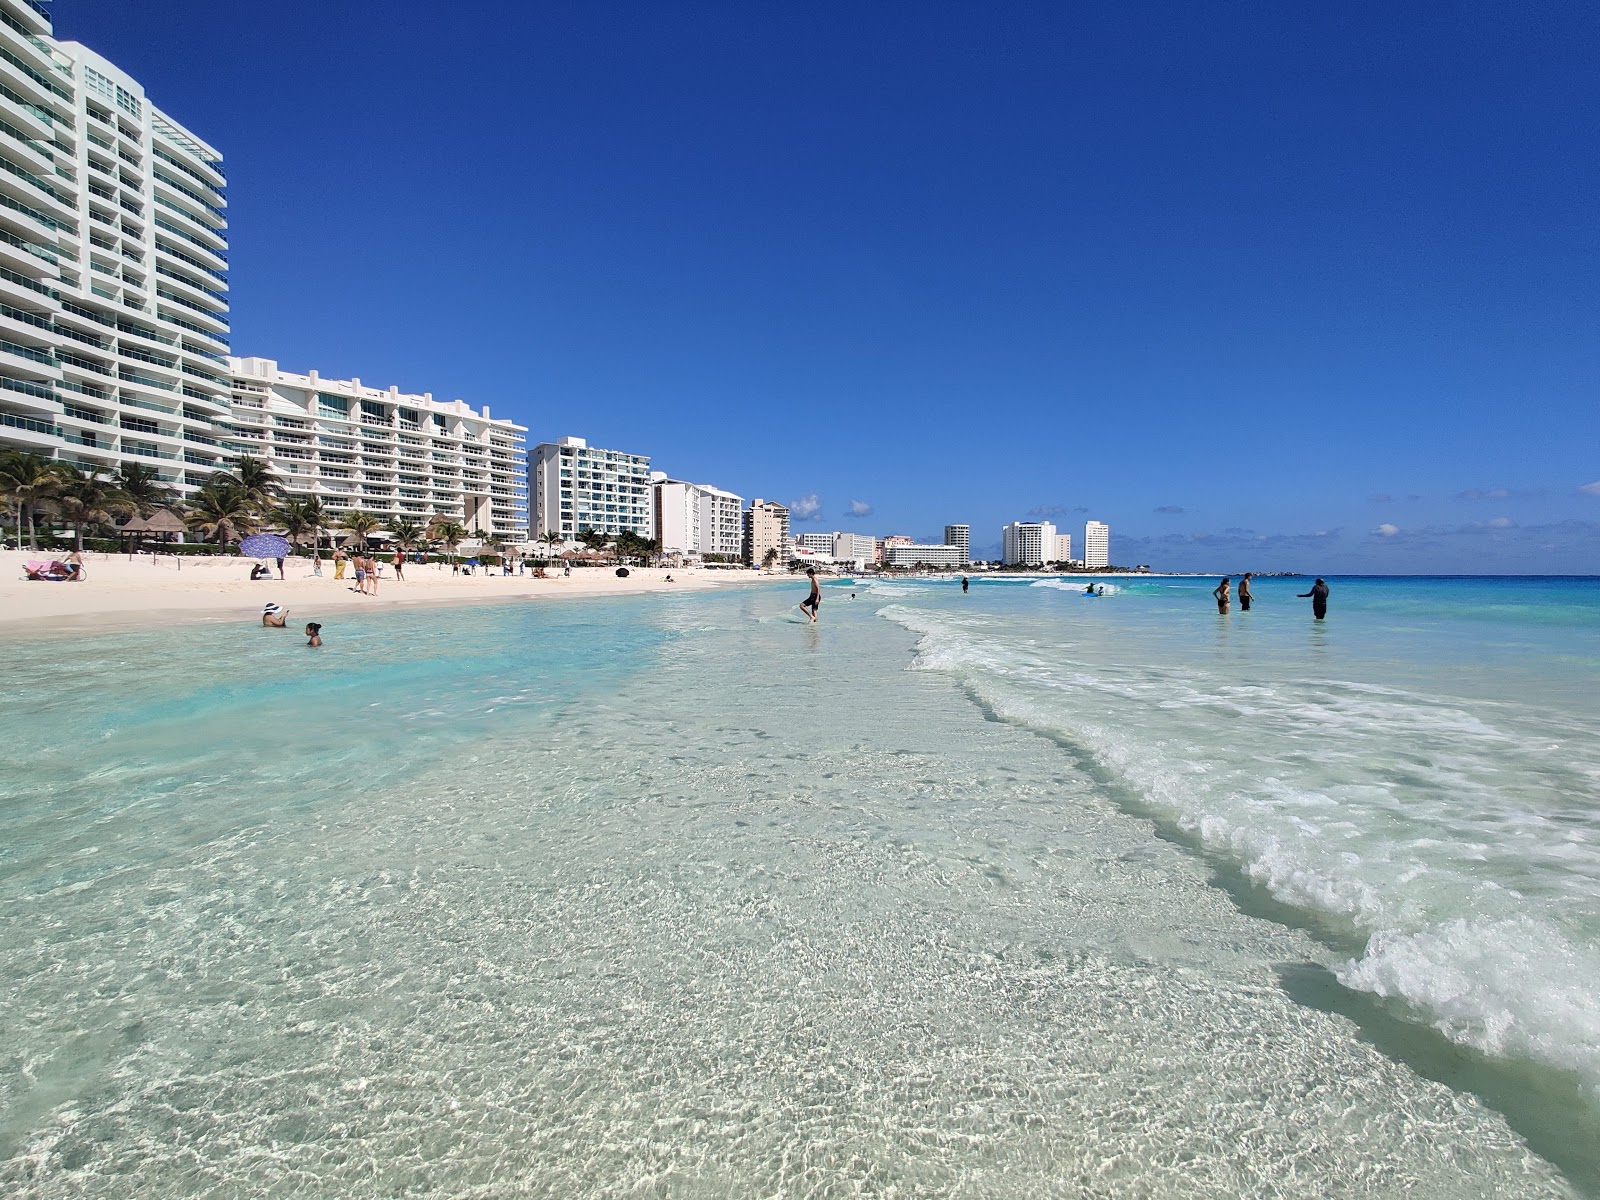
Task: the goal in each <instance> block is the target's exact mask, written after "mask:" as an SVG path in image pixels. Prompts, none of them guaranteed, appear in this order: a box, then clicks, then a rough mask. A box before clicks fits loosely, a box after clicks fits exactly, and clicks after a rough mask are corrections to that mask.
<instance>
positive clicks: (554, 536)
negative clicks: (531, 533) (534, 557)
mask: <svg viewBox="0 0 1600 1200" xmlns="http://www.w3.org/2000/svg"><path fill="white" fill-rule="evenodd" d="M538 540H539V541H541V542H543V543H544V544H545V546H546V547H548V548H547V549H546V550H545V556H546V557H549V556H550V554H551V553H552V552H553V551H554V550H555V548H556V546H557V545H558V544H560V543H562V542H565V541H566V540H567V538H566V535H565V534H560V533H557V532H556V531H555V530H554V529H550V530H547V531H545V532H544V533H542V534H540V535H539V538H538Z"/></svg>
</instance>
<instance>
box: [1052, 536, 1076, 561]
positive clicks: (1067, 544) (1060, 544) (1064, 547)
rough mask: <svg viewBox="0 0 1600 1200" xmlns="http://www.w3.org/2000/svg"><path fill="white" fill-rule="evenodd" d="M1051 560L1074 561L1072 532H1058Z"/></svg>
mask: <svg viewBox="0 0 1600 1200" xmlns="http://www.w3.org/2000/svg"><path fill="white" fill-rule="evenodd" d="M1050 561H1051V562H1058V563H1069V562H1071V561H1072V535H1071V534H1070V533H1058V534H1056V548H1055V553H1053V554H1051V556H1050Z"/></svg>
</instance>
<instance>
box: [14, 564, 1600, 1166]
mask: <svg viewBox="0 0 1600 1200" xmlns="http://www.w3.org/2000/svg"><path fill="white" fill-rule="evenodd" d="M1308 582H1309V581H1306V580H1264V581H1260V583H1259V584H1258V586H1257V589H1256V591H1257V595H1258V603H1257V607H1256V610H1255V611H1253V612H1251V613H1248V614H1245V613H1241V612H1239V611H1237V610H1235V611H1234V612H1233V613H1232V614H1231V615H1230V616H1228V617H1226V618H1220V617H1218V616H1217V614H1216V612H1215V609H1214V606H1213V605H1212V603H1211V601H1210V599H1209V597H1208V595H1207V593H1208V591H1209V589H1210V587H1211V586H1212V584H1213V583H1214V581H1212V580H1204V581H1201V580H1188V579H1160V578H1151V579H1140V580H1113V581H1109V586H1110V592H1111V594H1108V595H1106V596H1104V597H1100V598H1096V599H1087V598H1085V597H1084V596H1082V594H1081V587H1082V585H1081V584H1078V585H1077V586H1074V585H1073V581H1070V580H1069V581H1059V582H1058V581H1048V580H1034V581H1022V582H1015V583H1004V582H999V581H995V580H990V579H981V580H979V581H978V582H977V583H976V585H975V586H974V588H973V590H972V592H971V593H970V594H968V595H963V594H962V593H961V592H960V589H959V587H957V586H956V585H954V584H953V583H948V582H933V581H929V582H918V583H903V582H902V583H877V584H865V585H862V586H850V585H834V586H830V587H829V588H828V589H827V590H826V593H825V594H826V597H827V599H826V602H825V603H824V605H823V613H822V618H823V620H822V624H821V625H820V626H819V627H816V628H811V627H806V626H802V625H799V624H796V623H795V622H794V619H793V615H792V610H790V609H789V607H788V606H789V604H790V602H791V601H793V600H795V599H797V598H798V596H799V594H800V592H801V589H799V588H798V587H797V586H796V585H793V584H791V585H788V586H787V587H785V588H778V589H752V590H747V591H739V592H732V593H720V594H710V595H682V596H661V597H639V598H632V599H616V600H602V601H589V602H574V603H550V604H544V603H541V604H524V605H512V606H504V607H482V608H470V609H468V608H461V609H429V610H396V609H391V610H386V611H384V612H381V613H373V614H369V615H367V616H365V617H363V618H361V619H359V620H354V621H349V622H340V623H337V624H333V625H329V627H328V628H327V629H326V630H325V631H324V634H325V637H326V638H327V642H328V644H327V645H326V646H325V647H324V648H323V649H322V650H321V651H313V650H309V649H306V648H305V647H303V645H302V644H301V643H302V642H303V640H304V639H303V638H301V637H299V636H297V635H296V634H295V633H293V632H292V631H280V630H264V629H259V628H254V627H249V626H245V625H241V626H231V625H194V626H177V627H169V628H166V629H163V630H160V631H157V632H140V633H119V634H108V635H101V636H95V637H76V636H75V637H70V638H69V637H45V638H34V639H31V640H27V641H17V642H13V643H11V644H9V645H8V646H7V647H6V655H7V663H8V669H7V671H6V672H5V674H4V677H3V681H0V710H3V715H0V728H3V729H4V731H5V736H4V738H3V739H0V780H3V784H4V786H3V789H0V790H3V800H0V1192H3V1193H4V1194H6V1195H18V1196H31V1197H56V1196H62V1197H65V1196H74V1197H76V1196H89V1197H97V1196H106V1197H110V1196H132V1195H150V1196H157V1195H159V1196H163V1197H181V1196H212V1195H230V1196H231V1195H257V1196H291V1195H328V1196H343V1195H412V1194H415V1195H440V1196H512V1195H550V1196H569V1195H607V1196H609V1195H618V1196H620V1195H659V1196H697V1197H698V1196H706V1197H711V1196H734V1195H737V1196H743V1195H750V1196H757V1195H760V1196H780V1195H781V1196H808V1197H809V1196H815V1197H822V1196H844V1195H878V1196H924V1195H962V1196H1007V1197H1010V1196H1062V1195H1084V1196H1102V1195H1107V1196H1160V1195H1216V1196H1236V1195H1284V1196H1290V1195H1295V1196H1301V1195H1303V1196H1321V1195H1352V1196H1355V1195H1360V1196H1366V1195H1374V1196H1376V1195H1399V1194H1405V1195H1408V1196H1439V1197H1446V1196H1448V1197H1459V1196H1524V1195H1525V1196H1562V1195H1600V1149H1597V1147H1600V1002H1597V1000H1596V997H1597V996H1600V740H1597V738H1596V736H1595V730H1596V729H1597V727H1600V695H1597V693H1600V689H1597V688H1596V687H1595V681H1596V679H1597V677H1600V583H1597V582H1596V581H1593V580H1559V579H1556V580H1526V579H1524V580H1472V579H1448V580H1443V579H1440V580H1435V579H1422V580H1393V579H1354V578H1352V579H1338V578H1334V579H1331V580H1330V583H1331V584H1332V587H1333V593H1332V602H1331V612H1330V616H1329V619H1328V620H1327V621H1326V622H1323V623H1321V624H1320V625H1319V624H1316V623H1314V622H1313V621H1312V620H1311V616H1310V612H1309V602H1308V601H1304V600H1297V599H1294V598H1293V593H1294V592H1295V591H1299V590H1305V589H1306V587H1307V586H1308ZM791 593H793V594H791ZM852 596H853V597H854V598H852Z"/></svg>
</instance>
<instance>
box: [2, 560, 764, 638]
mask: <svg viewBox="0 0 1600 1200" xmlns="http://www.w3.org/2000/svg"><path fill="white" fill-rule="evenodd" d="M64 557H65V555H64V554H61V553H53V552H50V551H41V552H37V553H35V552H30V551H18V550H6V551H0V636H12V637H15V636H29V635H34V634H46V633H56V632H72V631H76V630H107V629H131V628H149V627H152V626H158V625H165V624H171V623H174V622H184V623H187V622H204V621H253V620H259V619H260V616H261V608H262V606H263V605H265V604H267V603H269V602H270V603H274V604H281V605H284V606H285V607H287V608H288V610H289V624H290V625H291V626H292V625H295V623H296V622H300V623H304V622H306V621H323V622H327V621H336V620H337V619H338V618H339V617H340V616H343V615H350V614H353V613H355V612H371V611H372V610H373V609H376V608H381V607H395V606H404V607H413V606H416V605H419V604H486V603H496V602H500V601H508V600H554V599H565V598H578V597H584V596H625V595H636V594H643V593H646V592H663V591H704V590H709V589H713V588H726V587H739V586H747V585H750V584H755V583H770V582H772V581H773V580H774V578H775V577H774V576H771V575H762V574H760V573H759V572H756V571H745V570H722V569H705V568H685V569H678V568H672V569H662V568H655V567H651V568H630V574H629V576H628V578H626V579H619V578H617V576H616V574H615V573H614V568H611V567H575V568H573V572H572V575H571V577H570V578H562V577H560V576H559V575H556V576H555V577H553V578H550V579H536V578H534V577H533V576H532V575H531V574H528V575H511V576H504V575H500V574H498V573H479V574H474V575H453V574H452V573H451V571H450V567H449V565H448V564H445V565H442V566H441V565H439V564H434V563H429V564H428V565H427V566H416V565H412V564H408V565H407V566H406V568H405V576H406V577H405V579H404V580H397V579H395V578H394V568H393V567H391V566H389V565H388V564H387V563H385V564H384V567H383V574H382V578H381V579H380V580H379V582H378V594H377V595H376V596H366V595H361V594H359V593H357V592H356V591H354V587H355V580H354V578H353V576H352V573H351V572H350V571H348V570H347V571H346V572H345V578H344V579H340V580H336V579H334V577H333V564H332V563H330V562H326V561H325V562H324V563H323V564H322V570H323V573H322V575H321V576H320V577H319V576H316V575H314V574H312V570H311V567H312V564H311V560H310V559H305V558H292V559H289V560H288V562H287V563H286V564H285V578H284V579H282V580H279V579H278V578H277V577H276V572H274V577H273V578H272V579H270V580H259V581H256V582H251V580H250V578H249V574H250V568H251V567H252V566H253V565H254V561H255V560H253V559H248V558H201V557H177V556H172V555H160V556H150V555H134V556H133V557H132V558H131V559H130V558H129V557H128V556H127V555H125V554H85V555H84V562H85V567H86V578H85V579H84V580H83V582H81V583H38V582H33V581H31V580H28V579H25V578H24V577H23V572H22V565H23V563H25V562H28V561H32V560H39V559H50V558H64ZM667 576H671V577H672V580H673V582H671V583H668V582H667Z"/></svg>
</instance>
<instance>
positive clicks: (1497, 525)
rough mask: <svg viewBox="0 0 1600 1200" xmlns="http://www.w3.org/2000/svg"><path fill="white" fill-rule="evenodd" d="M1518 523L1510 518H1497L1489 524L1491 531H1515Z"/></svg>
mask: <svg viewBox="0 0 1600 1200" xmlns="http://www.w3.org/2000/svg"><path fill="white" fill-rule="evenodd" d="M1516 527H1517V523H1516V522H1515V521H1513V520H1512V519H1511V518H1510V517H1495V518H1494V519H1493V520H1492V521H1490V522H1489V528H1490V529H1515V528H1516Z"/></svg>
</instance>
